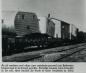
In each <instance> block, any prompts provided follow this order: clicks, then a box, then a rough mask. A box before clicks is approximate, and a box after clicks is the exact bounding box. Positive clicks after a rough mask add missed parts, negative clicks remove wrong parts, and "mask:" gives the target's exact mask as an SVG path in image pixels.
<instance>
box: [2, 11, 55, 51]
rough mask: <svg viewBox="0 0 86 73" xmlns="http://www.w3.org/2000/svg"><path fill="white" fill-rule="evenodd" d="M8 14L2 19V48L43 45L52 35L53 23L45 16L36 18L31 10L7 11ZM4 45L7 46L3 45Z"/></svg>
mask: <svg viewBox="0 0 86 73" xmlns="http://www.w3.org/2000/svg"><path fill="white" fill-rule="evenodd" d="M8 15H9V16H7V17H3V19H2V35H3V36H4V37H3V39H2V41H3V49H4V50H6V48H7V49H11V50H12V49H13V50H14V49H15V50H17V51H18V50H23V49H24V48H25V49H26V48H27V47H31V46H36V47H45V46H47V45H48V42H49V41H50V39H51V38H52V37H54V32H55V24H54V22H53V21H51V20H49V19H48V18H47V17H39V19H38V17H37V15H36V14H35V13H32V12H31V13H30V12H11V13H9V12H8ZM13 40H14V42H13ZM6 42H7V43H6ZM8 42H9V43H8ZM12 42H13V43H14V44H13V43H12ZM12 44H13V45H12ZM5 45H7V47H4V46H5ZM21 45H22V46H21ZM13 47H14V48H13ZM13 52H14V51H13Z"/></svg>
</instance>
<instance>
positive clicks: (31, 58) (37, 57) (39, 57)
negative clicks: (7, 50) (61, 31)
mask: <svg viewBox="0 0 86 73" xmlns="http://www.w3.org/2000/svg"><path fill="white" fill-rule="evenodd" d="M83 46H84V47H83ZM85 47H86V43H83V44H78V45H75V46H71V47H70V48H67V49H64V47H63V48H62V49H59V50H58V49H57V50H52V51H50V50H49V49H48V50H46V51H44V50H43V51H42V52H41V51H39V52H37V53H36V54H33V52H32V55H30V54H29V55H25V56H17V55H16V56H14V57H12V58H9V57H7V59H6V58H3V61H4V62H35V61H39V62H46V60H45V56H46V55H47V54H49V55H50V56H51V59H52V53H55V54H57V55H58V53H61V54H60V56H58V57H56V59H53V60H52V61H53V62H58V61H60V60H61V59H64V58H66V57H68V56H71V55H72V54H74V53H77V52H79V51H82V50H83V49H85ZM52 49H53V48H52ZM55 54H54V55H53V56H55ZM48 61H49V60H48ZM50 62H51V61H50Z"/></svg>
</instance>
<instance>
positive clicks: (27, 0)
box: [2, 0, 86, 31]
mask: <svg viewBox="0 0 86 73" xmlns="http://www.w3.org/2000/svg"><path fill="white" fill-rule="evenodd" d="M85 1H86V0H2V11H7V12H9V11H25V12H35V13H36V14H37V15H38V16H46V17H47V16H48V14H49V13H50V14H51V17H54V18H57V19H60V20H63V21H65V22H68V23H71V24H74V25H75V26H76V27H78V28H79V29H80V30H82V31H86V21H85V20H86V14H85V13H86V10H85V7H86V4H85ZM9 15H10V14H7V15H6V14H5V15H4V17H7V18H8V17H9Z"/></svg>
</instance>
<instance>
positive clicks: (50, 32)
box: [46, 19, 55, 37]
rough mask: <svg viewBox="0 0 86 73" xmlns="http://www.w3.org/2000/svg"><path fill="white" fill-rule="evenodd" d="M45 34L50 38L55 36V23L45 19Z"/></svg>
mask: <svg viewBox="0 0 86 73" xmlns="http://www.w3.org/2000/svg"><path fill="white" fill-rule="evenodd" d="M46 33H47V34H48V35H50V36H53V37H54V34H55V23H54V22H53V21H51V20H49V19H47V31H46Z"/></svg>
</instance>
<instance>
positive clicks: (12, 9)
mask: <svg viewBox="0 0 86 73" xmlns="http://www.w3.org/2000/svg"><path fill="white" fill-rule="evenodd" d="M1 10H2V11H1V12H2V19H1V23H2V27H1V30H2V31H1V36H2V55H1V56H2V62H86V14H85V13H86V11H85V10H86V9H85V0H2V9H1Z"/></svg>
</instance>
